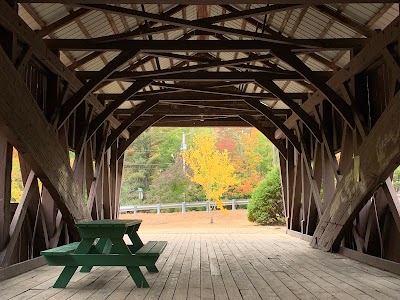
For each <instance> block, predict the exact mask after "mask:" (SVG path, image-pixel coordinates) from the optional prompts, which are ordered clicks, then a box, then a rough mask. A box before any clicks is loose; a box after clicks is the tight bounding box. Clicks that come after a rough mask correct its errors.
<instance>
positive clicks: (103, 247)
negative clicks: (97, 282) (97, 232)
mask: <svg viewBox="0 0 400 300" xmlns="http://www.w3.org/2000/svg"><path fill="white" fill-rule="evenodd" d="M111 247H112V243H111V241H110V240H109V239H108V238H101V239H100V240H99V241H98V242H97V244H96V245H95V246H93V247H92V248H91V249H90V253H91V254H100V253H103V254H110V252H111ZM92 268H93V266H82V268H81V270H80V272H82V273H89V272H90V271H91V270H92Z"/></svg>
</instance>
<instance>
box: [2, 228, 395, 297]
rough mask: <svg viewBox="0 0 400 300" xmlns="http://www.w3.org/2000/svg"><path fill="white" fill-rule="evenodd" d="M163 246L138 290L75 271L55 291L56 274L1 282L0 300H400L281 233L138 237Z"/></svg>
mask: <svg viewBox="0 0 400 300" xmlns="http://www.w3.org/2000/svg"><path fill="white" fill-rule="evenodd" d="M141 237H142V239H143V240H144V241H148V240H167V241H168V246H167V248H166V250H165V251H164V253H163V255H162V256H161V257H160V259H159V260H158V263H157V267H158V268H159V270H160V272H159V273H157V274H150V273H147V271H145V270H143V271H144V274H145V276H146V278H147V280H148V281H149V283H150V286H151V288H149V289H138V288H136V287H135V286H134V283H133V281H132V279H131V278H130V277H128V272H127V271H126V269H124V268H122V267H112V268H110V267H97V268H94V270H93V271H92V272H91V273H79V272H77V273H76V274H75V275H74V277H73V278H72V281H71V282H70V284H69V285H68V287H67V288H65V289H54V288H52V287H51V286H52V284H53V283H54V281H55V280H56V278H57V276H58V275H59V273H60V271H61V268H59V267H48V266H46V267H41V268H38V269H35V270H32V271H30V272H27V273H24V274H22V275H20V276H17V277H14V278H11V279H8V280H6V281H3V282H0V299H2V300H3V299H4V300H5V299H40V300H43V299H56V300H62V299H76V300H78V299H79V300H80V299H96V300H100V299H114V300H117V299H135V300H137V299H148V300H150V299H163V300H164V299H165V300H168V299H171V300H172V299H173V300H180V299H189V300H192V299H193V300H195V299H223V300H228V299H231V300H240V299H250V300H256V299H284V300H286V299H289V300H290V299H360V300H361V299H362V300H367V299H379V300H384V299H400V276H398V275H394V274H391V273H388V272H385V271H381V270H379V269H376V268H373V267H369V266H367V265H364V264H361V263H358V262H356V261H353V260H350V259H348V258H345V257H343V256H340V255H337V254H331V253H325V252H321V251H319V250H315V249H312V248H310V247H309V245H308V243H307V242H305V241H302V240H299V239H297V238H294V237H291V236H288V235H283V234H141Z"/></svg>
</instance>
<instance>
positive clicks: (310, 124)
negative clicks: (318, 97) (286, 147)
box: [257, 79, 322, 142]
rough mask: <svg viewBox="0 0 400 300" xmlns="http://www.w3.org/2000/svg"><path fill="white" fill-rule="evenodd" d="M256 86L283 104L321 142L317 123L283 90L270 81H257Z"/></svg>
mask: <svg viewBox="0 0 400 300" xmlns="http://www.w3.org/2000/svg"><path fill="white" fill-rule="evenodd" d="M257 84H258V85H260V86H262V87H263V88H264V89H266V90H268V91H269V92H271V93H272V94H273V95H275V96H276V97H277V98H278V99H280V100H281V101H282V102H283V103H285V104H286V105H287V106H288V107H289V108H290V109H291V110H292V111H293V112H294V113H295V114H296V115H297V116H298V117H299V119H300V120H301V121H302V122H303V123H304V125H306V126H307V128H308V129H309V130H310V131H311V133H312V134H313V135H314V136H315V137H316V139H317V140H318V141H320V142H322V135H321V131H320V129H319V125H318V123H317V122H316V121H315V120H314V119H313V118H312V117H311V116H310V115H309V114H308V113H306V112H305V111H304V110H303V109H302V108H301V107H300V106H299V105H298V104H297V103H296V102H294V101H293V99H292V98H291V97H290V96H289V95H288V94H286V93H285V92H284V91H283V90H281V89H280V88H279V86H277V85H276V84H275V83H274V82H273V81H271V80H263V79H261V80H257ZM285 135H286V134H285Z"/></svg>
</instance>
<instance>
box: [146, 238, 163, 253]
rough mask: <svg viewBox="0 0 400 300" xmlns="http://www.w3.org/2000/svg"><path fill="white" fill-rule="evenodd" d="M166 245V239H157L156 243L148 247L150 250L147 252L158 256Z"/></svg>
mask: <svg viewBox="0 0 400 300" xmlns="http://www.w3.org/2000/svg"><path fill="white" fill-rule="evenodd" d="M166 246H167V242H166V241H158V242H157V244H156V245H155V246H154V247H153V248H151V249H150V251H149V252H148V254H147V255H148V256H159V255H160V254H161V253H162V252H163V251H164V249H165V247H166Z"/></svg>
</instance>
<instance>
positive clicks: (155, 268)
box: [146, 265, 158, 273]
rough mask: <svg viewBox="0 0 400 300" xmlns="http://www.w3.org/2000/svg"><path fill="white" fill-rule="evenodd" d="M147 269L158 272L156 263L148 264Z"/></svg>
mask: <svg viewBox="0 0 400 300" xmlns="http://www.w3.org/2000/svg"><path fill="white" fill-rule="evenodd" d="M146 269H147V271H149V272H150V273H158V269H157V267H156V265H154V266H146Z"/></svg>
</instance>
